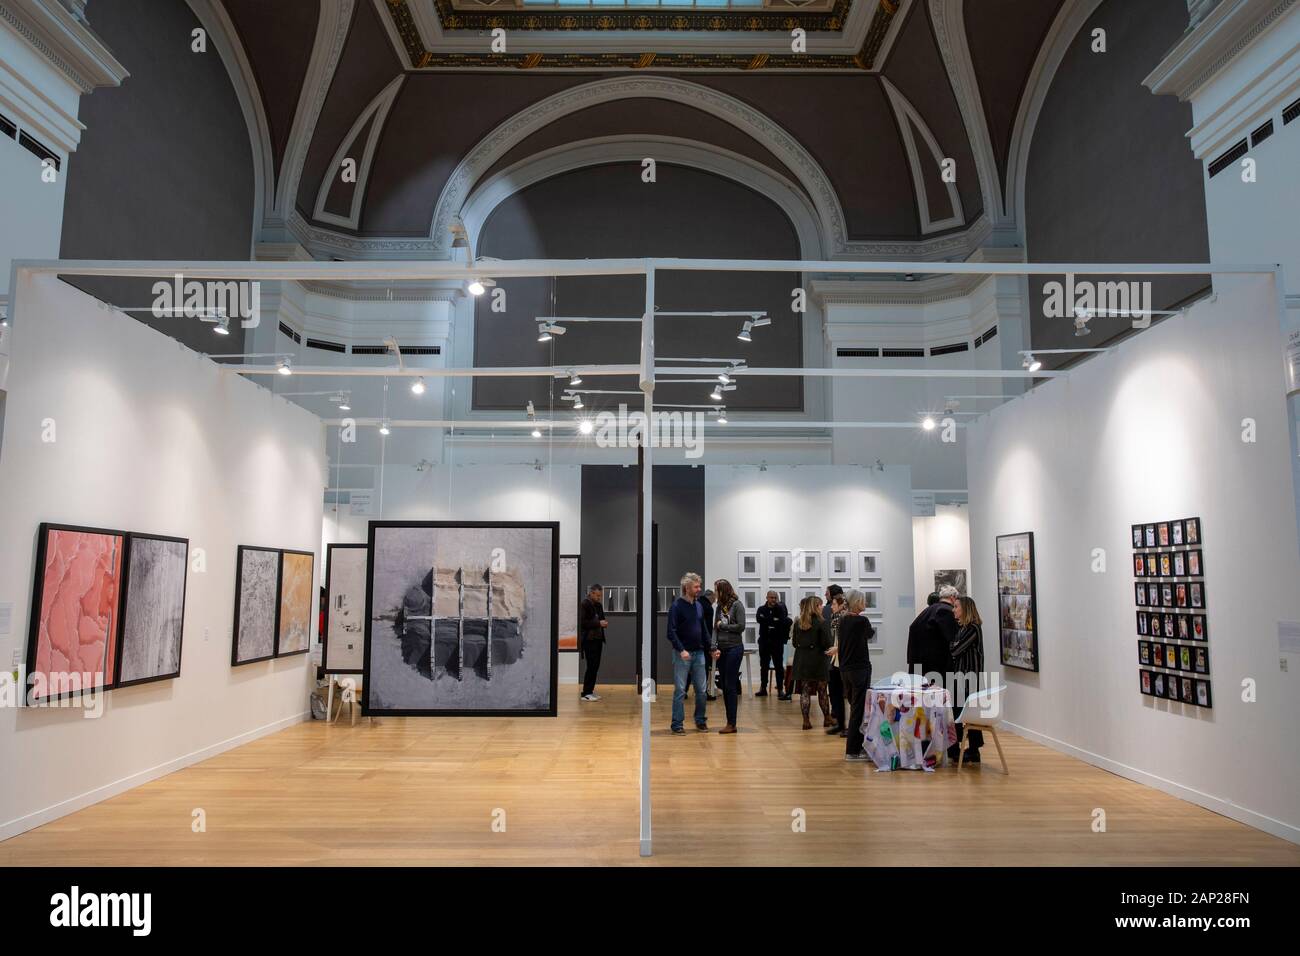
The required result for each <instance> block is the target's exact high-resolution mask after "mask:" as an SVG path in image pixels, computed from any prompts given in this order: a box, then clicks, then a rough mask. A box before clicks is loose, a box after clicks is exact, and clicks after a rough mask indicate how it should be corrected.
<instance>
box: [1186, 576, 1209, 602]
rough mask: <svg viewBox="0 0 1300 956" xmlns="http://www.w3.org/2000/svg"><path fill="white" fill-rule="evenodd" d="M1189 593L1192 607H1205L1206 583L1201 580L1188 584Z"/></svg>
mask: <svg viewBox="0 0 1300 956" xmlns="http://www.w3.org/2000/svg"><path fill="white" fill-rule="evenodd" d="M1187 595H1188V599H1189V600H1190V601H1191V606H1192V607H1205V585H1204V584H1202V583H1201V582H1200V581H1193V582H1192V583H1191V584H1189V585H1187Z"/></svg>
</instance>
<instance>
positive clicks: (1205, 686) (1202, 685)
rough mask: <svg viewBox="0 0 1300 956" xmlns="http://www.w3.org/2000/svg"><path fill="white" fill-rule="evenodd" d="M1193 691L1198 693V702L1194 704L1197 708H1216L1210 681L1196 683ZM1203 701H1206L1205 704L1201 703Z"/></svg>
mask: <svg viewBox="0 0 1300 956" xmlns="http://www.w3.org/2000/svg"><path fill="white" fill-rule="evenodd" d="M1193 689H1194V690H1195V691H1196V700H1195V702H1194V703H1195V704H1196V706H1197V707H1205V708H1207V709H1208V708H1211V707H1213V706H1214V695H1213V694H1211V692H1210V682H1209V681H1208V680H1197V681H1195V682H1194V684H1193ZM1202 690H1204V691H1205V694H1204V698H1202V695H1201V691H1202ZM1202 699H1204V701H1205V702H1204V703H1202V702H1201V701H1202Z"/></svg>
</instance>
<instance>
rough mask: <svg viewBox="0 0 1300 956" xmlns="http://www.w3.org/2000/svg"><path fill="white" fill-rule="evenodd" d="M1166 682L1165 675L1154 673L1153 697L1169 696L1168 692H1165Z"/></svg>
mask: <svg viewBox="0 0 1300 956" xmlns="http://www.w3.org/2000/svg"><path fill="white" fill-rule="evenodd" d="M1166 680H1167V678H1166V677H1165V675H1164V674H1161V673H1159V672H1154V673H1153V674H1152V676H1151V693H1152V696H1153V697H1160V698H1165V697H1168V696H1169V694H1168V692H1167V691H1166V690H1165V682H1166Z"/></svg>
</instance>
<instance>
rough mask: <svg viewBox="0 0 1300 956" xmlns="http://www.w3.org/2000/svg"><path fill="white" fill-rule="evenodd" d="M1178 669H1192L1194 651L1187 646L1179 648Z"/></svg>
mask: <svg viewBox="0 0 1300 956" xmlns="http://www.w3.org/2000/svg"><path fill="white" fill-rule="evenodd" d="M1202 650H1204V648H1202ZM1178 669H1179V670H1180V671H1190V670H1191V669H1192V649H1191V648H1190V647H1188V646H1187V645H1186V644H1184V645H1183V646H1181V647H1179V648H1178Z"/></svg>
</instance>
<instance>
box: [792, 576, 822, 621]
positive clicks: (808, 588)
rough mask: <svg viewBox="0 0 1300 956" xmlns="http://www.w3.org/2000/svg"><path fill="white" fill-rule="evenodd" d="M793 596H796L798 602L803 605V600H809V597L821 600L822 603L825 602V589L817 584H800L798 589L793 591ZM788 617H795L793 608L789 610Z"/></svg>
mask: <svg viewBox="0 0 1300 956" xmlns="http://www.w3.org/2000/svg"><path fill="white" fill-rule="evenodd" d="M795 594H797V595H798V600H799V603H800V604H802V603H803V599H804V598H809V597H815V598H821V599H822V601H825V600H826V589H825V588H824V587H822V586H821V585H819V584H801V585H799V587H798V589H797V590H796V591H795ZM790 616H791V617H794V616H796V611H795V609H794V608H790Z"/></svg>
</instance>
